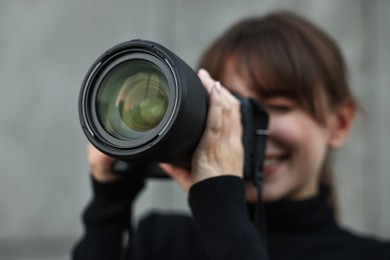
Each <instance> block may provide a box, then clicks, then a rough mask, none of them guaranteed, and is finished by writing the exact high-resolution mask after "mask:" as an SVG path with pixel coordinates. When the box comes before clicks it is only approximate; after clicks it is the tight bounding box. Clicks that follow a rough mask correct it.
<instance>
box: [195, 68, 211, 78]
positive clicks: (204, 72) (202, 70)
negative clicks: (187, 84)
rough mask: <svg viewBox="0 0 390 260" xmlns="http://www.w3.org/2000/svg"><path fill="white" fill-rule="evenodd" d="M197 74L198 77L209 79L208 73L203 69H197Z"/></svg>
mask: <svg viewBox="0 0 390 260" xmlns="http://www.w3.org/2000/svg"><path fill="white" fill-rule="evenodd" d="M198 73H199V75H203V76H205V77H210V74H209V72H208V71H207V70H205V69H203V68H201V69H199V71H198Z"/></svg>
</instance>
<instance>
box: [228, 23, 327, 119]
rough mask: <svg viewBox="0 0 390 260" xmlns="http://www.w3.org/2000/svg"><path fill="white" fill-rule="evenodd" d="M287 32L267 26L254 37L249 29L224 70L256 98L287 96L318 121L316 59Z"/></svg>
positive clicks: (302, 42)
mask: <svg viewBox="0 0 390 260" xmlns="http://www.w3.org/2000/svg"><path fill="white" fill-rule="evenodd" d="M287 33H288V32H285V31H278V30H275V28H271V29H270V30H265V29H263V30H262V31H261V33H258V34H257V37H253V32H252V35H251V37H248V38H247V37H245V35H242V36H241V37H239V39H238V40H237V41H236V43H235V47H234V49H233V51H232V52H231V54H230V57H229V58H228V61H227V63H225V64H227V66H229V69H225V70H224V71H225V72H228V71H230V72H231V73H235V74H236V75H237V76H238V77H240V79H242V81H243V83H244V84H245V86H246V87H248V88H249V89H251V90H252V92H253V93H257V94H258V97H256V98H259V99H260V100H262V99H267V98H272V97H286V98H289V99H291V100H293V101H294V102H296V103H297V104H298V105H299V106H300V107H301V108H302V109H303V110H305V111H307V112H308V113H309V114H311V115H312V116H313V117H314V118H315V119H317V120H318V121H322V112H321V111H322V110H323V108H322V105H320V104H319V103H318V100H319V98H321V97H322V96H323V95H322V93H321V92H322V90H321V88H320V86H321V82H318V79H319V78H320V77H319V73H318V71H319V68H318V62H317V61H316V59H315V56H314V55H313V54H312V53H311V52H310V47H309V46H308V45H307V43H305V41H304V40H303V39H302V38H300V37H299V35H294V34H292V33H291V32H290V33H289V34H290V35H286V34H287ZM308 50H309V51H308ZM227 77H228V75H223V76H222V78H227Z"/></svg>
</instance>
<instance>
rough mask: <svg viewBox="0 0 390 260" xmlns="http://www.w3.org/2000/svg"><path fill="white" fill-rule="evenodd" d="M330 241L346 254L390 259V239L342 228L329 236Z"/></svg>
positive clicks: (364, 257)
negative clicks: (385, 239)
mask: <svg viewBox="0 0 390 260" xmlns="http://www.w3.org/2000/svg"><path fill="white" fill-rule="evenodd" d="M328 238H329V240H328V241H332V242H329V243H331V244H333V245H338V246H335V247H337V248H338V249H337V250H336V251H338V252H339V253H341V254H343V255H344V256H346V257H347V256H356V259H390V241H384V240H381V239H379V238H376V237H370V236H365V235H362V234H359V233H357V232H354V231H349V230H347V229H344V228H340V229H339V232H336V233H334V234H333V236H331V237H328Z"/></svg>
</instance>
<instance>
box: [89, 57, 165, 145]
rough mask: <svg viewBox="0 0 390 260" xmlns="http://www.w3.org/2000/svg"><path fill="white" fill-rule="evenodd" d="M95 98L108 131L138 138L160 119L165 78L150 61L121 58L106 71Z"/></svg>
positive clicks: (154, 126) (153, 127)
mask: <svg viewBox="0 0 390 260" xmlns="http://www.w3.org/2000/svg"><path fill="white" fill-rule="evenodd" d="M96 100H97V102H96V106H97V107H96V110H97V112H98V113H97V114H98V118H99V121H100V123H101V124H102V126H103V127H104V129H105V130H106V131H107V132H108V133H110V134H111V135H112V136H114V137H116V138H119V139H122V140H136V139H140V138H142V137H145V136H147V135H148V134H149V133H150V132H151V131H153V130H154V129H155V128H156V127H157V126H158V125H159V124H160V122H161V121H162V119H163V118H164V115H165V113H166V111H167V108H168V104H169V86H168V81H167V78H166V76H165V75H164V73H163V72H162V70H161V69H160V68H159V67H158V66H157V65H155V64H153V63H152V62H149V61H146V60H138V59H136V60H129V61H125V62H122V63H120V64H119V65H117V66H116V67H114V68H113V69H112V70H110V71H109V72H108V73H107V75H106V76H105V78H104V79H103V81H102V84H101V86H100V88H99V90H98V93H97V99H96Z"/></svg>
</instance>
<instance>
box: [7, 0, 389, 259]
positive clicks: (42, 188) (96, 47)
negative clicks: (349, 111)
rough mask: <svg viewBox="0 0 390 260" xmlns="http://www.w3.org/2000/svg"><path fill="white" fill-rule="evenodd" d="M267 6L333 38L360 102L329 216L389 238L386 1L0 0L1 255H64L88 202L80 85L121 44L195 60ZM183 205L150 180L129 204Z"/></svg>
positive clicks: (169, 186)
mask: <svg viewBox="0 0 390 260" xmlns="http://www.w3.org/2000/svg"><path fill="white" fill-rule="evenodd" d="M274 10H290V11H294V12H297V13H299V14H302V15H303V16H305V17H307V18H309V19H311V20H312V21H314V22H315V23H316V24H318V25H319V26H321V27H322V28H323V29H325V30H326V31H327V32H328V33H329V34H330V35H332V36H333V37H334V38H335V39H336V41H337V42H338V43H339V45H340V46H341V49H342V51H343V53H344V55H345V57H346V60H347V63H348V65H349V68H350V81H351V85H352V86H353V91H354V93H355V94H356V96H357V98H358V100H359V102H360V105H361V107H362V109H361V113H360V116H359V117H358V120H357V122H356V124H355V127H354V130H353V132H352V135H351V137H350V138H349V140H348V143H347V145H346V146H345V147H344V148H343V150H341V151H340V152H338V154H337V155H335V164H336V169H335V172H336V173H337V174H336V176H335V178H336V188H337V196H338V199H339V205H340V220H341V223H342V224H343V225H344V226H346V227H347V228H350V229H353V230H355V231H356V232H359V233H362V234H369V235H374V236H377V237H380V238H387V239H388V238H390V203H389V202H388V198H389V197H390V187H389V184H390V174H389V167H388V162H389V159H390V156H389V154H390V138H389V136H388V133H389V131H388V129H390V119H389V113H390V102H388V100H390V88H389V82H390V69H389V68H390V51H389V46H390V30H389V25H390V16H389V13H390V1H387V0H370V1H365V0H360V1H359V0H344V1H339V0H284V1H282V0H277V1H276V0H269V1H259V0H257V1H255V0H242V1H235V0H209V1H206V0H197V1H192V0H117V1H106V0H82V1H79V0H66V1H65V0H37V1H31V0H13V1H6V0H0V124H1V125H0V167H1V168H0V259H6V260H16V259H17V260H21V259H29V260H35V259H44V260H45V259H50V260H60V259H61V260H62V259H69V252H70V250H71V248H72V246H73V245H74V243H75V242H76V240H77V238H78V237H80V235H81V233H82V227H81V221H80V214H81V212H82V210H83V208H84V206H85V205H86V203H87V202H88V200H89V199H90V196H91V191H90V183H89V177H88V168H87V164H86V153H85V150H86V149H85V146H86V143H87V142H86V138H85V137H84V134H83V132H82V130H81V128H80V126H79V120H78V111H77V102H78V94H79V89H80V85H81V82H82V80H83V77H84V75H85V73H86V72H87V70H88V68H89V66H90V65H91V64H92V62H93V61H94V60H95V59H96V58H97V57H98V56H99V55H100V54H101V53H103V52H104V51H105V50H106V49H108V48H110V47H112V46H113V45H115V44H117V43H120V42H122V41H126V40H130V39H134V38H142V39H149V40H153V41H157V42H160V43H162V44H163V45H165V46H166V47H168V48H169V49H171V50H172V51H174V52H175V53H176V54H178V56H180V57H181V58H183V59H184V60H185V61H187V62H188V63H189V64H190V65H191V66H192V67H194V68H195V67H196V63H197V59H198V57H199V55H200V53H201V52H202V50H203V49H204V48H205V47H206V46H207V45H208V44H209V43H210V41H211V40H212V39H214V38H215V37H216V36H217V35H219V34H220V33H221V32H222V31H223V30H224V29H226V28H227V27H228V26H229V25H231V24H232V23H233V22H236V21H237V20H238V19H240V18H243V17H246V16H248V15H262V14H265V13H268V12H270V11H274ZM156 209H161V210H172V209H174V210H184V211H186V210H187V205H186V196H185V195H184V194H183V192H182V191H181V189H180V188H179V187H178V186H177V185H175V184H173V183H171V182H170V181H150V182H149V183H148V188H147V190H146V191H145V192H144V193H143V194H142V196H141V198H140V200H139V202H138V204H137V205H136V215H137V216H141V215H142V214H144V213H145V212H147V211H149V210H156Z"/></svg>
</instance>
